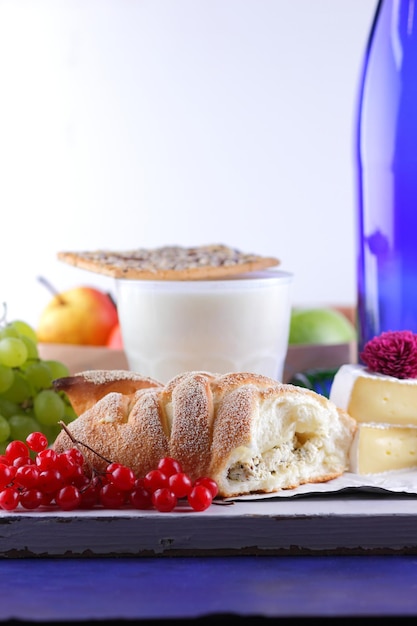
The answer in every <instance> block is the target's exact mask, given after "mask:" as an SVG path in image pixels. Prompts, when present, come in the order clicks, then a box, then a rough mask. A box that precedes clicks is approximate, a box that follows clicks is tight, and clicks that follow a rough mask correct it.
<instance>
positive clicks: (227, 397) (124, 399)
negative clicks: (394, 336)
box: [54, 372, 356, 497]
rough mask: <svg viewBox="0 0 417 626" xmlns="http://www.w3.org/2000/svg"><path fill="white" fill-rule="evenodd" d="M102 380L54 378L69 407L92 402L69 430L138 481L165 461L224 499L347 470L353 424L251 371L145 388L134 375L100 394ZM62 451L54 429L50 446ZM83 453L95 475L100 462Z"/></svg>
mask: <svg viewBox="0 0 417 626" xmlns="http://www.w3.org/2000/svg"><path fill="white" fill-rule="evenodd" d="M104 378H105V379H106V382H105V383H104V384H103V394H101V393H100V391H99V389H98V388H97V383H96V382H94V383H91V380H89V379H91V374H87V376H86V379H83V374H82V373H81V374H79V375H78V376H76V377H74V380H72V379H71V377H69V378H67V379H61V382H59V381H57V383H56V384H57V386H58V388H59V389H60V390H62V391H65V389H66V387H67V388H69V389H70V390H71V393H72V398H73V399H75V401H76V402H77V398H76V397H77V393H78V394H80V395H82V394H83V393H84V392H85V390H86V389H87V390H88V386H89V385H91V384H92V385H93V387H94V389H95V395H96V396H97V397H98V398H99V399H98V401H97V402H96V404H93V405H90V406H89V408H88V410H87V411H85V412H84V413H82V414H81V415H79V417H78V418H77V419H76V420H75V421H73V422H71V423H70V424H69V425H68V429H69V430H70V432H71V433H72V435H73V437H75V439H77V440H78V441H81V442H83V443H86V444H88V445H89V446H91V447H92V448H93V449H94V450H96V451H97V452H99V453H100V454H102V455H103V456H104V457H105V458H106V459H108V460H111V461H113V462H119V463H124V464H127V465H129V466H130V467H132V469H133V470H134V471H135V472H136V473H137V474H138V475H139V476H143V475H144V474H145V473H146V472H148V471H149V470H150V469H154V468H155V467H156V465H157V463H158V460H159V459H160V458H162V457H163V456H167V455H168V456H173V457H175V458H177V460H178V461H180V463H181V464H182V466H183V468H184V471H186V472H187V473H189V474H190V476H191V478H193V479H195V478H197V477H199V476H202V475H208V476H211V477H212V478H214V480H216V482H217V483H218V486H219V495H220V496H222V497H232V496H239V495H243V494H250V493H271V492H274V491H279V490H281V489H291V488H294V487H297V486H299V485H301V484H303V483H308V482H310V483H311V482H324V481H328V480H330V479H331V478H335V477H337V476H340V475H341V474H342V473H343V472H344V471H345V470H346V469H347V468H348V459H349V449H350V446H351V443H352V439H353V436H354V432H355V430H356V422H355V420H353V419H352V418H351V417H350V416H349V415H348V414H347V413H346V412H344V411H343V410H341V409H338V408H337V407H336V405H335V404H334V403H333V402H331V401H330V400H328V399H327V398H325V397H324V396H321V395H319V394H317V393H315V392H313V391H311V390H308V389H303V388H300V387H296V386H293V385H283V384H280V383H278V382H277V381H275V380H272V379H270V378H267V377H265V376H260V375H257V374H251V373H230V374H224V375H219V374H211V373H209V372H185V373H184V374H181V375H179V376H177V377H175V378H174V379H173V380H171V381H170V382H169V383H168V384H167V385H165V386H162V385H160V384H158V383H157V381H149V385H148V387H146V381H145V380H144V379H141V378H140V377H139V381H135V384H137V385H139V388H138V389H137V390H136V391H134V392H133V393H132V390H131V385H132V383H133V381H132V380H131V379H129V378H127V379H126V378H125V379H124V380H123V376H122V377H120V375H117V374H115V381H113V383H114V384H117V386H118V387H117V390H113V391H111V392H107V391H106V389H108V388H109V380H108V379H109V378H110V379H111V378H112V375H111V374H108V375H107V376H105V377H104ZM93 379H94V380H95V381H96V378H95V377H94V376H93ZM123 383H124V384H125V385H126V390H124V388H123ZM98 387H100V385H98ZM77 389H78V391H77ZM125 391H126V392H125ZM77 404H78V403H77ZM71 445H72V441H71V439H70V438H69V437H68V435H67V433H66V432H65V431H62V432H61V433H60V434H59V435H58V437H57V439H56V441H55V444H54V447H55V449H56V450H57V451H62V450H64V449H66V448H68V447H70V446H71ZM86 454H87V455H88V460H89V461H90V462H91V463H92V464H94V465H96V466H97V467H100V468H101V469H104V467H105V464H104V462H103V461H102V460H100V457H97V455H95V454H94V453H90V452H89V451H87V452H86Z"/></svg>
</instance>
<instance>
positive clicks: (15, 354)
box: [0, 337, 28, 367]
mask: <svg viewBox="0 0 417 626" xmlns="http://www.w3.org/2000/svg"><path fill="white" fill-rule="evenodd" d="M27 357H28V349H27V347H26V344H25V343H24V342H23V341H22V340H21V339H19V338H18V337H5V338H4V339H0V363H2V364H3V365H8V366H9V367H20V366H21V365H23V363H24V362H25V361H26V359H27Z"/></svg>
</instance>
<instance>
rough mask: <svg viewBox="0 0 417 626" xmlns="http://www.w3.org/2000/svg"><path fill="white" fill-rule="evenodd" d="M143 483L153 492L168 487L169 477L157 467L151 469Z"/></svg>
mask: <svg viewBox="0 0 417 626" xmlns="http://www.w3.org/2000/svg"><path fill="white" fill-rule="evenodd" d="M143 484H144V487H145V489H146V490H147V491H149V492H150V493H153V492H154V491H156V490H157V489H161V488H163V487H167V485H168V478H167V476H166V474H164V473H163V472H162V471H161V470H159V469H155V470H151V471H150V472H148V473H147V474H146V475H145V476H144V478H143Z"/></svg>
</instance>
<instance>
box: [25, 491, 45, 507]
mask: <svg viewBox="0 0 417 626" xmlns="http://www.w3.org/2000/svg"><path fill="white" fill-rule="evenodd" d="M43 503H44V500H43V493H42V491H39V489H35V488H32V489H24V490H23V491H22V492H21V493H20V504H21V505H22V506H23V508H25V509H37V508H38V507H39V506H41V504H43Z"/></svg>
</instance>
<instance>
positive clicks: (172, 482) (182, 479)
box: [168, 472, 193, 498]
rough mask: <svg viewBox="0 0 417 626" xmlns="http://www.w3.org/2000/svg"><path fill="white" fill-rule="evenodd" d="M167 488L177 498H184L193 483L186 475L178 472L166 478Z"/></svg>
mask: <svg viewBox="0 0 417 626" xmlns="http://www.w3.org/2000/svg"><path fill="white" fill-rule="evenodd" d="M168 486H169V488H170V489H171V491H172V492H173V493H174V494H175V495H176V496H177V498H185V497H186V496H188V494H189V493H190V491H191V489H192V488H193V483H192V480H191V478H190V477H189V476H188V474H185V472H178V474H171V476H170V477H169V478H168Z"/></svg>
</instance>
